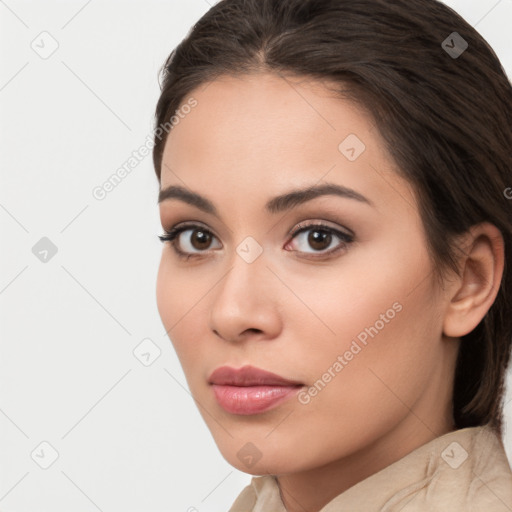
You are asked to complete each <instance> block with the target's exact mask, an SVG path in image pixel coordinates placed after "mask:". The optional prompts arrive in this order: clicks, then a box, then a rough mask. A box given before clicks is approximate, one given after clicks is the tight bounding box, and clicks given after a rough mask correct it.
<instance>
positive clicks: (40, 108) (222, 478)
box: [0, 0, 512, 512]
mask: <svg viewBox="0 0 512 512" xmlns="http://www.w3.org/2000/svg"><path fill="white" fill-rule="evenodd" d="M447 4H448V5H450V6H452V7H453V8H455V9H456V10H457V11H458V12H459V13H460V14H461V15H462V16H463V17H464V18H465V19H466V20H468V21H469V22H470V23H471V24H472V25H473V26H476V27H477V29H478V30H479V31H480V32H481V33H482V35H483V36H484V37H485V38H486V39H487V40H488V41H489V43H490V44H491V46H492V47H493V48H494V49H495V51H496V53H497V54H498V56H499V57H500V59H501V60H502V63H503V65H504V67H505V69H506V70H507V73H508V75H509V77H512V38H511V35H510V26H509V25H510V21H511V20H512V0H501V1H496V0H473V1H468V0H457V1H455V0H451V1H449V2H447ZM208 8H209V4H208V3H207V2H206V1H205V0H179V1H178V0H172V1H169V0H168V1H156V0H151V1H144V2H143V1H138V2H134V1H124V2H114V1H112V0H102V1H100V0H93V1H91V0H89V1H85V0H84V1H83V2H76V1H73V2H72V1H66V2H65V1H56V0H52V1H46V2H42V1H40V2H35V1H32V2H27V1H19V0H6V1H0V38H1V43H0V51H1V52H2V54H1V62H2V66H1V69H0V120H1V121H0V130H1V140H2V144H1V152H0V169H1V180H2V181H1V184H2V186H1V187H0V226H1V230H2V231H1V233H2V238H1V243H2V250H1V251H0V257H1V270H0V312H1V313H0V315H1V317H0V321H1V324H0V325H1V357H0V389H1V393H0V433H1V436H0V510H3V511H4V512H6V511H9V512H29V511H30V512H43V511H44V512H50V511H51V512H59V511H69V510H73V511H76V512H89V511H90V512H93V511H95V510H100V511H103V512H109V511H111V512H117V511H124V512H130V511H141V510H144V511H145V512H156V511H162V512H163V511H169V510H172V511H173V512H179V511H189V512H192V511H193V510H197V511H200V512H208V511H212V512H213V511H223V510H227V509H228V508H229V506H230V505H231V504H232V502H233V501H234V499H235V497H236V496H237V495H238V493H239V492H240V491H241V489H242V488H243V486H245V485H246V484H247V483H249V481H250V478H251V477H250V475H248V474H245V473H242V472H239V471H237V470H235V469H234V468H233V467H231V466H230V465H229V464H228V463H227V462H226V461H225V460H224V459H223V458H222V456H221V455H220V453H219V451H218V450H217V447H216V445H215V443H214V441H213V438H212V437H211V435H210V433H209V431H208V430H207V428H206V427H205V425H204V423H203V420H202V418H201V416H200V415H199V412H198V410H197V408H196V405H195V404H194V402H193V400H192V399H191V397H190V395H189V393H188V390H187V386H186V382H185V378H184V375H183V372H182V371H181V368H180V365H179V362H178V360H177V358H176V356H175V354H174V352H173V350H172V346H171V344H170V341H169V339H168V337H167V336H166V335H164V333H165V329H164V327H163V326H162V323H161V321H160V318H159V316H158V311H157V308H156V298H155V281H156V274H157V269H158V264H159V258H160V251H161V244H160V242H159V241H158V239H157V235H158V234H160V233H161V229H160V223H159V217H158V209H157V206H156V197H157V190H158V186H157V180H156V177H155V175H154V171H153V168H152V161H151V156H150V153H148V156H146V157H145V158H144V159H142V160H141V161H140V162H138V163H137V165H136V166H134V167H133V168H132V170H131V172H130V173H129V174H128V175H127V176H126V178H125V179H124V180H123V181H122V182H121V183H119V184H118V185H117V187H116V188H115V189H113V190H112V191H110V192H109V193H108V194H107V195H106V197H105V198H104V199H102V200H99V199H96V198H95V197H94V196H93V194H92V191H93V189H94V188H95V187H97V186H101V185H102V184H103V183H104V182H105V181H106V180H107V179H108V178H109V177H110V176H111V175H112V174H113V173H114V172H115V171H116V170H117V169H118V168H119V167H121V166H122V165H123V164H124V163H125V162H127V160H128V159H129V158H130V156H131V154H132V152H133V151H135V150H137V149H138V148H140V147H141V146H143V145H144V144H145V143H146V141H147V140H148V139H147V137H148V136H150V135H151V131H152V126H153V125H152V121H153V112H154V107H155V104H156V101H157V98H158V93H159V88H158V84H157V72H158V69H159V68H160V66H161V64H162V63H163V61H164V59H165V58H166V57H167V55H168V54H169V52H170V51H171V50H172V48H173V47H174V46H175V45H177V44H178V43H179V42H180V40H181V39H182V38H183V37H184V36H185V35H186V33H187V32H188V30H189V28H190V27H191V26H192V24H193V23H194V22H195V21H197V19H199V17H200V16H201V15H202V14H203V13H204V12H206V10H207V9H208ZM44 31H46V32H47V33H48V34H43V35H40V34H41V33H42V32H44ZM440 43H441V41H440ZM56 44H58V48H57V49H56V51H55V52H54V53H53V54H52V55H50V56H48V55H46V54H45V53H44V52H50V51H51V50H52V45H56ZM43 57H46V58H43ZM510 185H511V186H512V183H511V184H510ZM511 206H512V205H511ZM43 237H47V238H48V239H49V241H51V242H48V240H43V241H41V242H39V241H40V240H41V239H42V238H43ZM38 242H39V244H41V245H40V246H39V245H38V246H36V244H37V243H38ZM34 246H36V249H37V250H36V249H34V251H33V247H34ZM52 247H55V248H56V249H57V252H56V254H54V255H52ZM45 250H47V251H48V253H45V252H44V251H45ZM39 251H41V252H39ZM34 252H36V254H34ZM36 255H37V257H36ZM44 257H46V259H47V261H46V262H43V261H41V260H40V259H39V258H44ZM148 338H149V339H150V340H151V341H146V342H144V343H145V344H147V345H142V346H141V347H140V349H139V350H140V352H148V351H149V353H150V355H149V356H144V357H142V360H143V361H144V360H145V359H146V360H147V361H146V362H147V363H152V364H149V365H148V366H146V365H145V364H143V363H142V362H141V361H140V360H139V359H137V358H136V357H135V355H134V353H133V351H134V349H135V347H137V346H138V345H139V343H141V342H142V340H145V339H148ZM148 347H149V348H148ZM158 351H160V356H159V357H157V356H158ZM144 358H145V359H144ZM148 358H149V360H148ZM155 358H156V359H155ZM508 382H509V383H508V394H507V399H506V400H507V402H508V403H507V406H506V411H505V412H506V416H507V423H506V425H505V426H506V429H507V430H506V449H507V453H508V456H509V459H512V427H511V423H512V393H511V387H512V384H511V379H510V378H509V381H508ZM42 442H46V443H49V444H50V445H51V446H52V447H53V449H54V450H56V452H57V453H58V458H57V459H56V460H55V462H53V464H51V465H50V466H49V467H48V468H47V469H43V468H42V467H41V465H43V466H44V465H48V464H50V463H51V462H52V448H50V447H49V446H48V445H45V444H43V445H41V443H42Z"/></svg>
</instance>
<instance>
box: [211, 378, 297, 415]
mask: <svg viewBox="0 0 512 512" xmlns="http://www.w3.org/2000/svg"><path fill="white" fill-rule="evenodd" d="M211 386H212V388H213V392H214V394H215V398H216V399H217V402H218V403H219V405H220V406H221V407H222V408H223V409H224V410H226V411H227V412H230V413H232V414H258V413H260V412H264V411H268V410H269V409H273V408H274V407H277V405H279V404H280V403H281V402H283V401H284V400H286V399H288V398H291V397H292V396H293V395H295V394H296V393H297V391H298V390H299V389H300V388H301V387H302V386H220V385H218V384H212V385H211Z"/></svg>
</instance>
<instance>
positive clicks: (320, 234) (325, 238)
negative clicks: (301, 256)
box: [287, 223, 354, 258]
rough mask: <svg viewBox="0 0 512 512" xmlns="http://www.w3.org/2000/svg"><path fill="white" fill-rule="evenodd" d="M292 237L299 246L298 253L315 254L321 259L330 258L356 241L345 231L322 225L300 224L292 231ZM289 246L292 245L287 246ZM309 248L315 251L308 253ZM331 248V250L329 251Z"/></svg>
mask: <svg viewBox="0 0 512 512" xmlns="http://www.w3.org/2000/svg"><path fill="white" fill-rule="evenodd" d="M290 235H292V236H293V239H292V240H294V239H296V240H297V245H298V246H299V249H298V250H297V252H302V253H305V254H313V255H314V253H317V254H319V256H321V257H324V256H325V255H329V256H330V255H332V254H333V253H336V252H338V251H340V250H342V249H344V248H346V247H347V246H348V245H349V244H350V243H351V242H353V241H354V237H353V235H350V234H348V233H344V232H343V231H340V230H338V229H335V228H332V227H330V226H327V225H326V224H322V223H315V224H308V225H301V224H299V226H298V228H297V229H294V230H292V232H291V233H290ZM336 239H338V243H336ZM333 244H334V245H333ZM289 245H290V244H287V246H289ZM307 247H312V248H313V249H314V251H313V252H308V251H306V249H307ZM332 247H334V248H332ZM329 248H331V249H330V250H327V249H329ZM319 256H315V255H314V256H313V257H314V258H317V257H319Z"/></svg>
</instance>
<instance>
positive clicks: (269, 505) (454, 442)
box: [229, 426, 512, 512]
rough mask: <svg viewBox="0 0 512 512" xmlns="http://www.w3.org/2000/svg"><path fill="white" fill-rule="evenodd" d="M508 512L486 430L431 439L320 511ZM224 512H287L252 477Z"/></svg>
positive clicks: (509, 480) (505, 487) (508, 473)
mask: <svg viewBox="0 0 512 512" xmlns="http://www.w3.org/2000/svg"><path fill="white" fill-rule="evenodd" d="M373 511H375V512H377V511H378V512H420V511H421V512H426V511H429V512H442V511H447V512H468V511H474V512H512V470H511V467H510V463H509V462H508V459H507V454H506V452H505V448H504V446H503V443H502V441H501V439H500V438H499V437H498V436H497V435H496V434H495V433H494V431H493V430H492V429H491V428H490V427H489V426H479V427H469V428H463V429H460V430H455V431H453V432H449V433H448V434H445V435H443V436H440V437H437V438H436V439H433V440H432V441H429V442H428V443H426V444H424V445H423V446H420V447H418V448H416V449H415V450H413V451H412V452H410V453H408V454H407V455H405V456H404V457H402V458H401V459H399V460H397V461H395V462H393V463H392V464H390V465H389V466H387V467H385V468H384V469H381V470H380V471H378V472H377V473H374V474H373V475H370V476H369V477H367V478H365V479H364V480H362V481H361V482H359V483H357V484H355V485H353V486H352V487H350V488H349V489H347V490H346V491H344V492H342V493H341V494H339V495H338V496H336V497H335V498H334V499H333V500H331V501H330V502H329V503H328V504H327V505H325V506H324V507H323V508H322V509H321V511H320V512H373ZM229 512H287V511H286V509H285V507H284V505H283V502H282V500H281V497H280V493H279V487H278V485H277V481H276V479H275V477H274V476H271V475H264V476H253V478H252V480H251V483H250V484H249V485H248V486H247V487H245V488H244V489H243V490H242V492H241V493H240V495H239V496H238V498H237V499H236V500H235V502H234V503H233V505H232V506H231V508H230V509H229Z"/></svg>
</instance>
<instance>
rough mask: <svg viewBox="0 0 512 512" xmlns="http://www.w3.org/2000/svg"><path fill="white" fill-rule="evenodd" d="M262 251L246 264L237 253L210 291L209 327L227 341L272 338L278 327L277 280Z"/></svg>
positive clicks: (278, 282) (279, 323) (279, 295)
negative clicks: (229, 266)
mask: <svg viewBox="0 0 512 512" xmlns="http://www.w3.org/2000/svg"><path fill="white" fill-rule="evenodd" d="M267 264H268V262H267V260H266V259H265V258H264V255H263V254H261V255H260V256H259V257H258V258H257V259H256V260H255V261H252V262H251V263H248V262H247V261H245V260H244V259H243V258H242V257H240V256H239V255H238V254H236V255H235V256H234V258H233V264H232V266H231V268H230V269H229V270H228V272H227V273H226V274H225V276H224V277H223V278H222V279H221V281H220V282H219V284H218V285H217V286H216V287H215V289H214V290H212V299H211V300H212V304H211V310H210V328H211V329H212V331H213V332H214V333H215V334H216V335H217V336H219V337H220V338H222V339H223V340H225V341H228V342H235V343H236V342H241V341H243V340H244V339H247V338H251V339H252V338H254V337H257V338H262V339H266V338H274V337H276V336H277V335H278V333H279V331H280V328H281V318H280V313H279V311H280V310H281V309H282V308H281V307H280V304H279V298H280V297H281V296H282V294H280V293H279V289H278V288H279V286H282V284H281V283H280V281H279V279H277V277H276V276H275V275H274V273H273V272H272V271H271V270H270V269H269V268H268V267H267Z"/></svg>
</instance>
